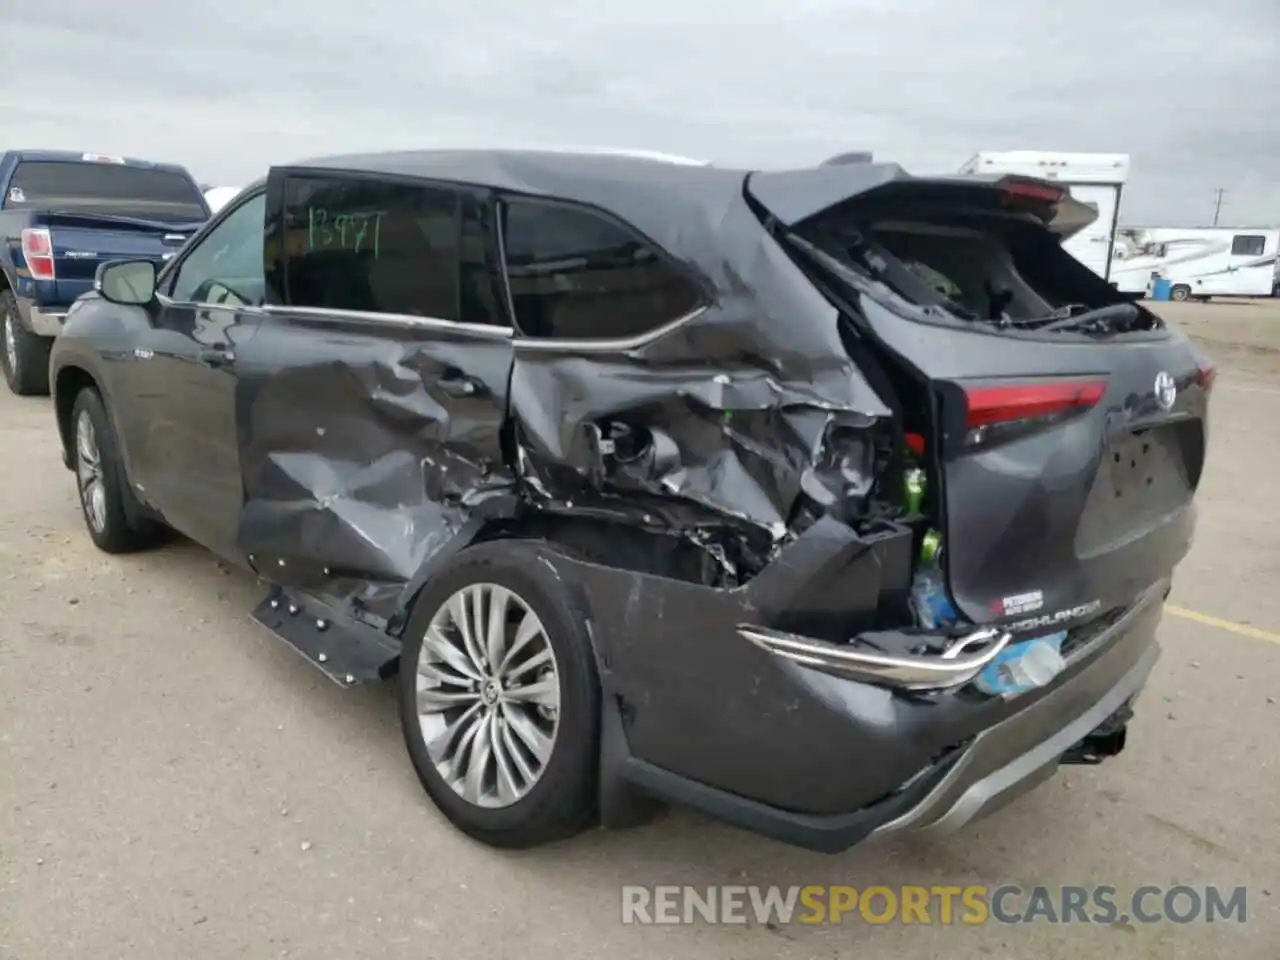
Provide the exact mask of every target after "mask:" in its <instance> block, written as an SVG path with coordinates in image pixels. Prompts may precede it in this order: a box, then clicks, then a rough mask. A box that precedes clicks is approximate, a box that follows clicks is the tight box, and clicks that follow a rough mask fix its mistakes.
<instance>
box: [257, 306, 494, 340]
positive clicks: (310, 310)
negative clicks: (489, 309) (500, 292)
mask: <svg viewBox="0 0 1280 960" xmlns="http://www.w3.org/2000/svg"><path fill="white" fill-rule="evenodd" d="M262 312H263V313H266V314H267V315H269V316H270V315H274V316H281V317H299V318H306V317H313V318H317V319H321V320H359V321H361V322H362V323H381V324H388V325H390V326H397V327H422V328H426V329H428V330H440V331H454V332H457V333H468V334H474V335H477V336H482V337H488V338H491V339H494V340H510V339H511V338H512V337H514V336H515V330H514V329H513V328H511V327H499V326H490V325H489V324H484V323H459V322H455V321H453V320H442V319H440V318H439V317H418V316H414V315H413V314H409V313H370V312H368V311H365V310H333V309H330V308H329V307H286V306H274V305H271V304H267V305H266V306H264V307H262Z"/></svg>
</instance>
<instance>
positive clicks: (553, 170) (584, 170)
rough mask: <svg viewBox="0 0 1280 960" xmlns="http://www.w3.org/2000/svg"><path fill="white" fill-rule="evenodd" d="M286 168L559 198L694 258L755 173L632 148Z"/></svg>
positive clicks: (353, 159) (412, 156)
mask: <svg viewBox="0 0 1280 960" xmlns="http://www.w3.org/2000/svg"><path fill="white" fill-rule="evenodd" d="M682 159H683V158H682ZM282 166H283V167H285V168H287V169H292V170H307V171H322V170H333V171H337V170H342V171H350V172H363V173H374V174H387V175H389V176H402V177H420V178H423V179H427V180H432V179H438V180H449V181H455V182H458V183H468V184H473V185H475V186H479V187H488V188H492V189H495V190H503V191H507V192H510V193H519V194H524V195H526V196H532V197H559V198H562V199H566V200H572V201H575V202H578V203H584V204H589V205H591V206H594V207H597V208H599V209H601V210H604V211H606V212H609V213H612V214H613V215H615V216H617V217H618V218H620V219H622V220H623V221H625V222H627V223H629V224H631V225H632V226H634V227H635V228H636V229H638V230H639V231H640V232H641V233H643V234H645V235H646V236H648V237H649V238H650V239H651V240H653V241H654V242H656V243H657V244H658V245H660V246H662V247H664V248H665V249H667V250H668V251H670V252H671V253H672V254H674V255H675V256H677V257H685V256H687V257H689V258H692V259H696V258H697V256H698V255H699V254H702V253H705V252H706V251H707V250H709V249H713V248H714V244H712V243H711V237H712V236H713V235H714V234H715V233H716V231H717V230H718V229H719V228H720V224H721V222H722V221H723V220H724V218H725V216H726V215H727V214H728V212H729V210H730V209H731V208H732V207H733V206H734V205H736V204H740V203H741V202H742V186H743V181H744V180H745V178H746V176H747V174H748V173H749V172H750V171H748V170H731V169H727V168H724V167H714V166H711V165H709V164H701V163H690V162H688V161H687V160H686V161H685V162H673V161H672V160H670V159H650V158H649V157H645V156H636V155H635V154H634V153H631V154H624V153H618V152H613V151H610V152H599V153H594V152H585V151H584V152H570V151H564V150H550V149H543V150H413V151H401V152H389V153H367V154H345V155H341V156H331V157H319V158H315V159H310V160H304V161H300V162H297V163H290V164H283V165H282Z"/></svg>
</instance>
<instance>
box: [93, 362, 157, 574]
mask: <svg viewBox="0 0 1280 960" xmlns="http://www.w3.org/2000/svg"><path fill="white" fill-rule="evenodd" d="M71 466H72V468H73V469H74V470H75V474H76V493H77V494H78V495H79V498H80V512H81V513H82V514H83V516H84V524H85V527H86V528H88V530H89V536H90V538H91V539H92V540H93V542H94V545H95V546H96V547H97V548H98V549H99V550H103V551H105V552H106V553H132V552H134V551H136V550H143V549H145V548H147V547H150V546H154V545H155V544H156V543H157V542H158V541H159V540H160V539H161V535H162V532H163V527H161V526H160V525H159V524H157V523H154V522H153V521H150V520H141V519H139V520H130V516H138V515H139V514H140V513H141V512H142V511H141V507H140V506H139V504H138V502H137V500H136V499H135V498H134V496H133V491H132V490H130V489H129V485H128V482H127V481H126V478H125V473H124V464H123V463H122V461H121V459H120V452H119V447H118V446H117V445H116V438H115V432H114V431H113V430H112V428H111V418H110V417H108V416H107V409H106V407H105V406H104V405H103V403H102V397H101V396H100V395H99V393H98V391H97V390H95V389H94V388H93V387H85V388H84V389H83V390H81V391H80V393H79V394H77V395H76V399H75V403H74V404H72V407H71Z"/></svg>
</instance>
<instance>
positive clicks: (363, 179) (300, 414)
mask: <svg viewBox="0 0 1280 960" xmlns="http://www.w3.org/2000/svg"><path fill="white" fill-rule="evenodd" d="M269 192H270V193H271V195H272V196H273V197H274V196H279V197H280V198H281V202H282V210H283V214H282V218H281V221H280V223H279V224H278V229H276V230H269V237H270V239H269V241H268V242H269V246H268V250H267V265H268V270H267V277H268V288H269V291H270V293H269V296H270V298H271V301H272V303H273V305H272V306H270V307H268V310H267V315H266V316H265V317H264V319H263V322H262V324H261V327H260V329H259V332H258V333H257V335H256V336H255V337H254V338H253V339H252V340H251V341H250V342H249V343H248V344H246V345H245V346H244V347H242V348H240V349H239V350H238V354H237V359H236V377H237V381H238V388H237V389H238V397H239V418H240V444H241V451H240V463H241V468H242V482H243V488H244V492H245V498H246V500H245V506H244V512H243V515H242V518H241V524H240V536H239V543H240V545H241V547H242V549H243V550H244V552H245V553H247V554H250V555H252V556H253V558H254V560H253V562H254V563H255V565H256V566H257V567H258V569H260V570H262V571H263V572H264V574H265V575H268V576H270V577H271V579H273V580H275V581H277V582H284V583H291V584H295V585H299V586H308V585H315V584H318V583H319V582H321V581H323V580H325V579H327V578H328V577H329V575H330V574H331V573H332V575H333V576H339V575H340V574H347V575H351V576H354V577H356V578H358V579H360V580H365V581H368V580H374V581H383V582H403V581H404V580H406V579H408V578H410V577H412V576H413V575H414V574H416V573H417V572H418V569H419V567H420V566H421V565H422V563H423V562H424V560H426V559H427V558H428V557H430V556H431V555H432V554H433V553H434V552H435V551H436V550H438V549H439V548H440V547H441V546H443V545H444V544H446V543H447V542H448V541H449V540H450V539H451V537H452V536H453V534H454V533H455V532H456V531H457V530H458V528H459V527H460V526H461V524H462V523H463V522H464V521H465V519H466V517H467V516H468V515H469V513H470V511H471V510H473V509H475V508H476V507H477V506H478V505H479V504H481V503H482V502H483V501H484V500H485V499H486V497H487V496H488V495H490V494H492V493H495V492H505V491H507V490H508V489H509V487H510V484H511V477H510V475H509V473H508V471H507V467H506V464H505V461H504V457H503V450H502V427H503V423H504V421H505V419H506V414H507V393H508V382H509V380H510V376H511V367H512V360H513V347H512V330H511V327H510V325H509V321H508V319H507V314H506V310H505V307H504V300H503V299H502V298H501V297H500V295H499V287H498V281H497V277H498V275H499V274H498V270H497V267H496V263H497V261H496V256H497V255H496V241H495V237H494V233H493V230H492V228H491V223H492V217H491V215H490V207H489V201H488V198H487V197H486V195H485V194H484V193H481V192H474V191H471V190H469V189H467V188H463V187H460V186H456V185H452V184H446V183H432V182H424V181H417V180H406V179H390V178H380V177H371V176H357V175H353V174H347V173H340V172H335V173H326V174H318V173H315V172H311V171H289V170H273V171H272V173H271V176H270V178H269ZM273 204H274V201H273ZM276 237H278V238H279V241H278V242H277V241H276V240H275V238H276Z"/></svg>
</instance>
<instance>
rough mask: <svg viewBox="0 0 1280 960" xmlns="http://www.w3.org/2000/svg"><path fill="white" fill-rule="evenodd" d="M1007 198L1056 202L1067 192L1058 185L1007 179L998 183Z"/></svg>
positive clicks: (1036, 201)
mask: <svg viewBox="0 0 1280 960" xmlns="http://www.w3.org/2000/svg"><path fill="white" fill-rule="evenodd" d="M1000 192H1001V193H1003V194H1004V196H1005V198H1006V199H1007V200H1015V201H1016V200H1030V201H1033V202H1035V203H1058V202H1059V201H1061V200H1062V198H1063V197H1065V196H1066V195H1067V192H1066V191H1065V190H1063V189H1061V188H1060V187H1055V186H1052V185H1050V184H1047V183H1039V182H1037V181H1034V180H1008V181H1005V182H1004V183H1002V184H1001V185H1000Z"/></svg>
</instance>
